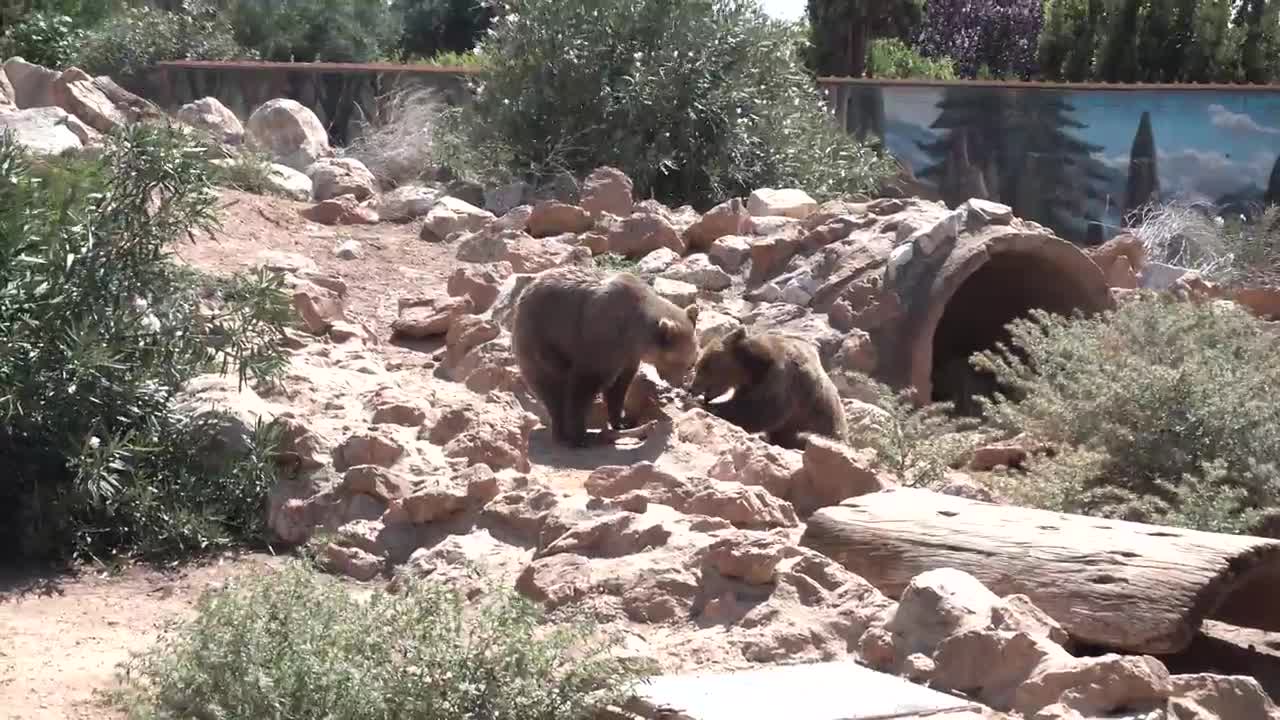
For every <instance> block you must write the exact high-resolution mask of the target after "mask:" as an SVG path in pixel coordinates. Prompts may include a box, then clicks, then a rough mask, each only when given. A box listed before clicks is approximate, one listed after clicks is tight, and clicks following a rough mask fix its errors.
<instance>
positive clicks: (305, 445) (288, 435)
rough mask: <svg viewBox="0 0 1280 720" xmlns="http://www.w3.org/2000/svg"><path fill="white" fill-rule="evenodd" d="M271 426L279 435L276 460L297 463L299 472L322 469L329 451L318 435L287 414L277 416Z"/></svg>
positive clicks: (291, 414) (294, 416) (293, 416)
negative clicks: (273, 426)
mask: <svg viewBox="0 0 1280 720" xmlns="http://www.w3.org/2000/svg"><path fill="white" fill-rule="evenodd" d="M272 424H273V425H275V428H276V429H277V430H278V431H279V433H280V438H279V445H278V446H277V448H276V457H277V458H278V459H280V460H284V461H292V462H295V463H297V469H298V470H299V471H301V472H310V471H312V470H318V469H319V468H322V467H324V465H325V464H326V462H327V460H328V455H329V450H330V449H329V448H328V447H326V444H325V441H324V440H323V439H322V438H321V437H320V435H319V434H317V433H316V432H315V431H314V430H312V429H311V428H309V427H307V425H306V424H305V423H304V422H303V421H302V420H300V419H299V418H298V417H297V416H296V415H294V414H293V413H289V412H284V413H280V414H279V415H277V416H276V418H275V419H274V420H272Z"/></svg>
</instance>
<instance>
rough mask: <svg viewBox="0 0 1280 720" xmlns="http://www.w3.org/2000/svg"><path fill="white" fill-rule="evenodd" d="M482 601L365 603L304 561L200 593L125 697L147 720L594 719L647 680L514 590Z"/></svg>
mask: <svg viewBox="0 0 1280 720" xmlns="http://www.w3.org/2000/svg"><path fill="white" fill-rule="evenodd" d="M483 598H484V600H483V601H482V604H481V605H480V606H479V607H478V608H467V607H466V606H465V604H464V600H463V598H462V597H461V596H460V595H459V594H458V593H456V592H454V591H453V590H451V589H448V588H446V587H443V586H441V585H438V584H428V583H426V582H422V581H414V580H410V581H408V582H406V584H405V586H404V587H403V589H402V590H401V592H399V593H397V594H390V593H386V592H375V593H374V594H373V596H372V597H371V598H369V599H368V600H367V601H361V600H358V599H356V598H355V597H353V596H352V595H351V594H350V593H349V591H348V590H347V589H345V588H344V587H343V586H342V584H341V583H340V582H338V581H336V580H335V579H333V578H328V577H325V576H323V575H320V574H318V573H315V572H314V571H309V570H307V569H306V568H305V566H304V565H303V563H301V562H299V561H295V562H294V563H292V564H291V565H290V566H288V567H286V568H285V569H283V570H282V571H280V572H278V573H271V574H270V575H269V576H250V577H246V578H245V579H244V580H242V581H237V582H235V583H233V584H231V585H229V586H228V587H227V588H226V589H223V590H219V591H213V592H210V593H207V594H205V595H204V596H203V597H202V598H201V599H200V601H199V603H198V605H197V614H196V616H195V618H194V619H193V620H191V621H190V622H188V623H186V624H185V625H182V626H178V627H175V628H172V629H171V630H170V632H169V633H167V634H166V635H165V636H164V637H163V638H162V639H161V641H160V643H158V644H157V645H156V646H155V647H154V648H153V649H152V650H150V651H149V652H147V653H146V654H145V655H142V656H140V657H137V658H135V659H134V660H133V661H132V662H131V663H130V664H129V665H128V666H127V668H126V682H127V684H126V688H127V690H126V691H125V692H124V693H122V694H121V695H120V696H119V697H120V699H121V700H122V702H123V703H124V704H125V705H126V706H127V707H129V708H131V709H132V710H133V713H132V716H133V717H140V718H178V717H241V718H251V717H254V718H256V717H261V718H267V717H270V718H289V719H290V720H304V719H306V718H327V719H331V720H361V719H363V718H370V719H371V720H372V719H374V718H378V719H380V718H439V719H440V720H455V719H456V720H462V718H492V720H585V718H589V717H591V710H592V709H593V707H594V706H595V703H597V702H601V701H609V700H612V699H617V698H619V697H620V696H621V695H622V693H624V692H626V691H627V690H629V689H630V686H631V684H632V682H634V681H635V680H636V679H638V677H639V673H638V671H637V670H638V669H637V668H635V667H631V666H629V664H627V663H624V662H622V661H620V660H618V659H615V658H613V657H611V656H610V655H609V645H607V644H606V643H605V642H603V641H602V640H600V639H596V638H594V637H593V628H591V627H590V626H589V625H586V624H576V623H575V624H565V625H558V626H550V627H549V626H546V625H544V624H543V623H542V620H543V617H542V614H541V613H540V612H539V611H538V609H537V607H536V606H535V605H533V604H532V603H530V602H529V601H527V600H525V599H523V598H521V597H520V596H518V595H516V594H515V592H514V591H512V590H509V589H502V590H497V589H495V590H493V591H491V592H488V593H485V594H484V595H483Z"/></svg>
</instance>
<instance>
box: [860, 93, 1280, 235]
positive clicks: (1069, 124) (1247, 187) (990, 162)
mask: <svg viewBox="0 0 1280 720" xmlns="http://www.w3.org/2000/svg"><path fill="white" fill-rule="evenodd" d="M840 92H841V93H842V94H841V95H840V97H841V98H842V99H843V101H845V102H847V103H849V104H848V105H847V107H848V108H850V109H852V110H853V112H846V113H845V118H846V127H847V128H848V129H849V130H850V131H851V132H855V133H858V134H866V135H870V134H874V135H877V136H879V137H881V138H882V139H883V141H884V143H885V146H886V147H887V148H888V149H889V151H890V152H891V153H893V154H894V155H895V156H896V157H897V158H898V159H899V160H900V161H901V162H902V163H903V164H904V165H906V166H907V167H908V168H909V169H910V170H911V172H912V173H913V174H914V175H915V177H916V179H917V180H918V181H919V183H920V186H921V187H922V188H924V189H925V191H926V192H927V193H931V194H932V197H933V198H934V199H938V200H942V201H943V202H946V203H947V204H948V205H952V206H954V205H956V204H958V203H960V202H963V201H964V200H966V199H968V198H970V197H981V198H987V199H990V200H996V201H999V202H1002V203H1005V204H1007V205H1010V206H1011V207H1013V209H1014V212H1015V213H1017V214H1018V215H1019V216H1020V217H1025V218H1028V219H1031V220H1035V221H1037V222H1040V223H1042V224H1044V225H1047V226H1049V227H1051V228H1053V229H1054V230H1056V231H1057V232H1058V233H1059V234H1061V235H1062V236H1063V237H1066V238H1069V239H1071V240H1074V241H1076V242H1088V241H1092V242H1097V241H1098V240H1099V239H1100V238H1099V237H1098V236H1097V234H1096V233H1097V230H1098V228H1099V227H1100V228H1101V230H1102V232H1101V236H1102V237H1110V236H1111V235H1114V234H1115V233H1116V232H1118V231H1119V230H1121V229H1122V228H1124V227H1125V226H1126V225H1127V224H1130V223H1132V222H1135V221H1136V220H1137V219H1138V218H1139V217H1140V213H1141V210H1142V209H1143V208H1144V207H1145V206H1147V205H1148V204H1149V203H1153V202H1168V201H1172V200H1179V201H1183V202H1192V203H1197V204H1200V205H1202V206H1204V207H1206V208H1207V209H1210V210H1212V211H1214V212H1218V213H1239V214H1244V215H1250V214H1254V213H1256V212H1257V211H1258V210H1259V209H1261V207H1263V206H1264V205H1265V204H1268V203H1280V90H1276V89H1264V88H1258V89H1242V90H1217V89H1197V88H1194V87H1188V88H1186V89H1181V88H1179V89H1133V88H1132V87H1131V86H1130V87H1124V86H1120V87H1117V88H1112V89H1105V90H1103V89H1098V90H1065V89H1058V88H1054V87H1052V86H1035V85H1028V86H1024V87H1016V86H974V85H947V86H936V85H930V86H924V85H894V84H893V83H892V82H885V83H883V84H859V85H850V86H844V87H843V88H842V89H841V90H840ZM870 108H874V111H873V112H868V109H870ZM1091 223H1092V224H1093V225H1094V233H1090V231H1089V227H1090V224H1091Z"/></svg>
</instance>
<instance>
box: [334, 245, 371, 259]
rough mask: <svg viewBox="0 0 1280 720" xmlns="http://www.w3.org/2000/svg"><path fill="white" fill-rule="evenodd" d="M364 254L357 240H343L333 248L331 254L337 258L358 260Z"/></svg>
mask: <svg viewBox="0 0 1280 720" xmlns="http://www.w3.org/2000/svg"><path fill="white" fill-rule="evenodd" d="M363 254H364V248H363V246H361V245H360V241H359V240H343V241H342V242H340V243H338V246H337V247H335V248H334V249H333V256H334V257H336V258H338V259H339V260H358V259H360V256H361V255H363Z"/></svg>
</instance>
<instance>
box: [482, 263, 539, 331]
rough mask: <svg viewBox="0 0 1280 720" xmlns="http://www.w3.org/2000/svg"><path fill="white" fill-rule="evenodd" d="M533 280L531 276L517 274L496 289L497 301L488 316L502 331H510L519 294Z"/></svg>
mask: <svg viewBox="0 0 1280 720" xmlns="http://www.w3.org/2000/svg"><path fill="white" fill-rule="evenodd" d="M533 278H534V276H533V275H529V274H517V275H512V276H511V277H509V278H507V279H506V280H503V281H502V287H500V288H498V299H497V300H494V301H493V307H492V308H490V310H489V316H490V317H491V318H492V319H493V321H494V322H496V323H498V326H499V327H501V328H502V329H504V330H507V331H510V330H511V320H512V317H513V316H514V314H515V310H516V301H517V300H519V299H520V293H521V292H523V291H524V289H525V287H526V286H527V285H528V284H529V283H530V282H532V281H533Z"/></svg>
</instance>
